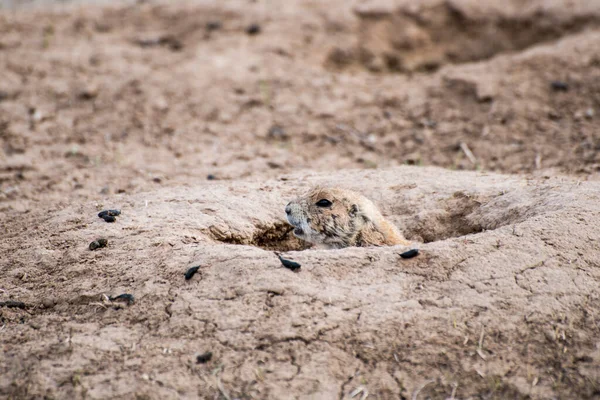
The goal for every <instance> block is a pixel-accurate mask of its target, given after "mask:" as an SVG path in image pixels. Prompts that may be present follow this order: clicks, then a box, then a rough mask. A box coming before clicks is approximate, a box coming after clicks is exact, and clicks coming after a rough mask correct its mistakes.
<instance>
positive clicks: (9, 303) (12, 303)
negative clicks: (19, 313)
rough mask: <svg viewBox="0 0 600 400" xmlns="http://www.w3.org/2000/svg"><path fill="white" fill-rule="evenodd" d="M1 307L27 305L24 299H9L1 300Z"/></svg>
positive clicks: (21, 306) (23, 306)
mask: <svg viewBox="0 0 600 400" xmlns="http://www.w3.org/2000/svg"><path fill="white" fill-rule="evenodd" d="M0 307H8V308H25V307H27V306H26V305H25V303H23V302H22V301H15V300H8V301H0Z"/></svg>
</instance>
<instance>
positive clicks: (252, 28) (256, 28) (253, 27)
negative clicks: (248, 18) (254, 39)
mask: <svg viewBox="0 0 600 400" xmlns="http://www.w3.org/2000/svg"><path fill="white" fill-rule="evenodd" d="M246 33H247V34H248V35H258V34H259V33H260V25H258V24H250V25H248V27H247V28H246Z"/></svg>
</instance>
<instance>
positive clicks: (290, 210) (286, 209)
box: [285, 203, 292, 215]
mask: <svg viewBox="0 0 600 400" xmlns="http://www.w3.org/2000/svg"><path fill="white" fill-rule="evenodd" d="M290 204H292V203H288V205H287V206H285V213H286V214H288V215H289V214H290V213H291V212H292V207H290Z"/></svg>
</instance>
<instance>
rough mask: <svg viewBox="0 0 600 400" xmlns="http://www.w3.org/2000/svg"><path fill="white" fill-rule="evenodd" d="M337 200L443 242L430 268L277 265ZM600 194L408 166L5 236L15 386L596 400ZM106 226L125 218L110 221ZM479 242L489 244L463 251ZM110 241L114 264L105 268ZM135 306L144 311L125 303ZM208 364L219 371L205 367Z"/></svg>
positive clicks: (169, 195) (367, 257)
mask: <svg viewBox="0 0 600 400" xmlns="http://www.w3.org/2000/svg"><path fill="white" fill-rule="evenodd" d="M296 182H303V183H302V184H301V185H297V184H296ZM328 182H336V183H337V184H338V185H341V186H344V187H347V188H352V189H355V190H361V191H362V192H364V193H370V194H371V195H372V196H373V198H374V199H375V200H376V202H377V203H379V204H380V205H381V206H382V207H381V208H382V209H383V210H384V211H385V213H386V214H388V216H389V217H390V218H391V219H392V220H394V221H396V222H397V223H398V226H400V227H401V228H402V229H403V230H404V232H405V233H406V234H407V235H408V236H409V237H411V236H421V237H424V238H426V239H428V240H437V241H434V242H432V243H428V244H422V245H420V246H419V247H420V249H421V254H420V255H419V256H418V257H417V258H415V259H411V260H403V259H401V258H400V257H399V255H398V254H399V253H400V252H402V251H403V250H404V249H402V248H395V247H388V248H373V249H358V248H354V249H344V250H339V251H324V250H319V251H317V250H310V249H309V250H305V251H301V252H287V253H285V257H287V258H290V259H293V260H296V261H298V262H300V263H301V264H302V269H301V271H300V272H298V273H294V272H291V271H289V270H287V269H285V268H283V267H282V266H281V264H280V262H279V260H278V259H277V257H276V256H275V255H274V254H273V252H271V251H265V250H264V249H263V248H261V247H266V248H271V249H276V250H285V247H281V245H280V241H281V237H276V238H275V239H272V238H271V237H270V236H268V235H267V236H265V235H266V233H265V232H271V233H272V232H275V231H277V230H278V229H279V227H281V226H283V212H282V207H283V206H284V205H285V203H286V201H287V199H288V198H290V197H291V196H293V195H294V194H296V192H298V191H299V190H303V189H305V187H308V186H309V185H311V184H327V183H328ZM304 186H305V187H304ZM598 193H600V185H598V184H592V183H579V182H576V181H571V180H565V179H550V180H545V181H535V180H526V179H522V178H516V177H515V178H511V177H504V176H499V175H486V174H477V173H470V174H468V173H456V172H455V173H452V172H446V171H443V170H437V169H422V168H416V167H412V168H409V167H407V168H402V169H395V170H388V171H380V172H358V171H355V172H346V173H339V174H337V175H335V176H331V175H324V176H314V177H311V178H309V179H307V178H306V176H305V175H304V174H298V175H295V176H293V177H291V182H281V181H269V182H263V183H242V182H236V183H234V184H219V183H215V184H213V183H207V184H204V185H201V186H196V187H190V188H179V189H163V190H157V191H154V192H147V193H141V194H138V195H131V196H127V195H120V196H111V197H108V198H106V199H104V200H103V201H101V202H96V201H87V202H83V203H81V202H76V203H71V204H69V205H66V206H65V207H63V208H62V209H60V210H48V211H44V212H32V213H30V214H29V215H28V217H27V223H26V224H23V225H20V226H19V227H16V226H15V225H14V224H12V223H10V224H7V223H6V221H3V224H4V226H3V229H5V230H6V231H7V234H5V235H4V239H3V241H2V244H1V247H0V252H1V254H2V260H3V262H2V271H3V274H2V275H3V278H2V280H1V287H2V288H3V291H4V293H3V298H2V300H4V299H8V298H12V299H16V300H19V301H23V302H24V303H25V304H26V305H27V309H25V310H20V309H3V310H2V318H3V322H4V324H5V329H4V330H3V331H2V333H1V335H2V342H3V349H4V351H3V358H4V359H3V362H2V368H3V370H2V374H1V376H2V379H1V380H0V388H1V390H2V393H3V394H4V395H8V396H12V397H21V398H22V397H38V396H39V397H42V396H50V397H84V396H85V397H89V398H106V397H111V398H114V397H135V396H137V397H140V396H141V397H149V398H155V397H156V396H158V397H161V398H165V397H166V398H173V397H195V396H200V397H202V398H213V397H214V396H219V393H221V394H220V396H223V397H226V396H229V397H230V398H289V397H294V398H298V397H299V398H309V397H310V398H346V397H347V396H350V394H351V393H353V392H356V390H363V392H364V393H367V392H368V393H370V394H371V395H373V396H375V397H377V398H399V397H404V398H411V396H412V395H413V394H414V393H416V392H417V391H420V393H421V394H420V396H425V397H426V396H432V397H434V398H439V397H444V396H446V397H447V396H449V395H450V394H451V392H452V390H453V387H455V386H456V385H458V393H459V394H460V397H463V398H464V397H470V396H475V395H480V396H484V395H489V396H492V397H494V396H495V397H498V398H505V397H526V396H531V397H533V398H547V397H548V396H550V394H552V393H555V394H558V395H560V396H561V397H562V396H566V397H568V396H571V395H575V394H577V396H578V397H591V396H593V395H594V393H595V392H594V390H595V389H594V385H593V384H592V382H598V369H597V367H595V366H597V365H598V363H599V362H600V358H599V357H600V354H598V350H597V348H596V346H597V344H596V339H595V338H596V337H597V334H598V326H597V324H596V322H595V320H594V313H593V311H592V310H594V309H597V307H598V306H599V305H600V303H599V298H598V295H597V293H596V288H597V287H598V284H599V283H600V275H599V274H598V273H597V272H598V267H599V266H600V258H599V255H600V251H599V250H600V249H599V248H598V243H599V240H600V234H599V231H598V229H597V224H598V223H600V207H599V206H598V205H599V204H600V201H598V200H599V199H598ZM102 208H120V209H121V211H122V213H121V215H120V216H118V217H117V221H116V222H115V223H106V222H104V221H103V220H102V219H100V218H98V217H97V216H96V213H97V212H98V210H99V209H102ZM473 227H475V228H473ZM470 231H480V233H478V234H474V235H467V236H460V237H453V238H452V236H456V235H461V234H464V233H468V232H470ZM275 236H277V235H275ZM98 237H104V238H107V239H108V247H106V248H103V249H99V250H95V251H90V250H89V249H88V248H87V245H88V243H89V242H90V241H92V240H94V239H96V238H98ZM445 237H451V238H450V239H446V240H443V239H444V238H445ZM438 239H442V240H438ZM231 242H239V243H245V244H244V245H232V244H228V243H231ZM194 265H199V266H200V269H199V272H198V273H197V274H196V275H195V276H194V277H193V278H192V279H191V280H190V281H185V280H184V276H183V275H184V272H185V271H186V270H187V269H188V268H189V267H191V266H194ZM122 293H128V294H132V295H133V296H134V298H135V302H134V303H133V304H131V305H126V304H123V303H118V302H110V301H107V300H106V299H107V297H110V296H116V295H119V294H122ZM103 296H106V297H103ZM103 299H104V301H103ZM206 351H210V352H212V353H213V356H212V357H213V358H212V359H211V360H210V361H209V362H208V363H206V364H197V363H196V358H195V357H196V355H197V354H200V353H203V352H206ZM42 377H44V378H43V379H42ZM453 385H454V386H453Z"/></svg>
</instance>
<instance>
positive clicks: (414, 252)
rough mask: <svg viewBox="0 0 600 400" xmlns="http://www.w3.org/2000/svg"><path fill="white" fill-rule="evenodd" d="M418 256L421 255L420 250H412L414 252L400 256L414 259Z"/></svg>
mask: <svg viewBox="0 0 600 400" xmlns="http://www.w3.org/2000/svg"><path fill="white" fill-rule="evenodd" d="M418 254H419V249H412V250H409V251H405V252H404V253H402V254H400V257H402V258H413V257H416V256H417V255H418Z"/></svg>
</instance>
